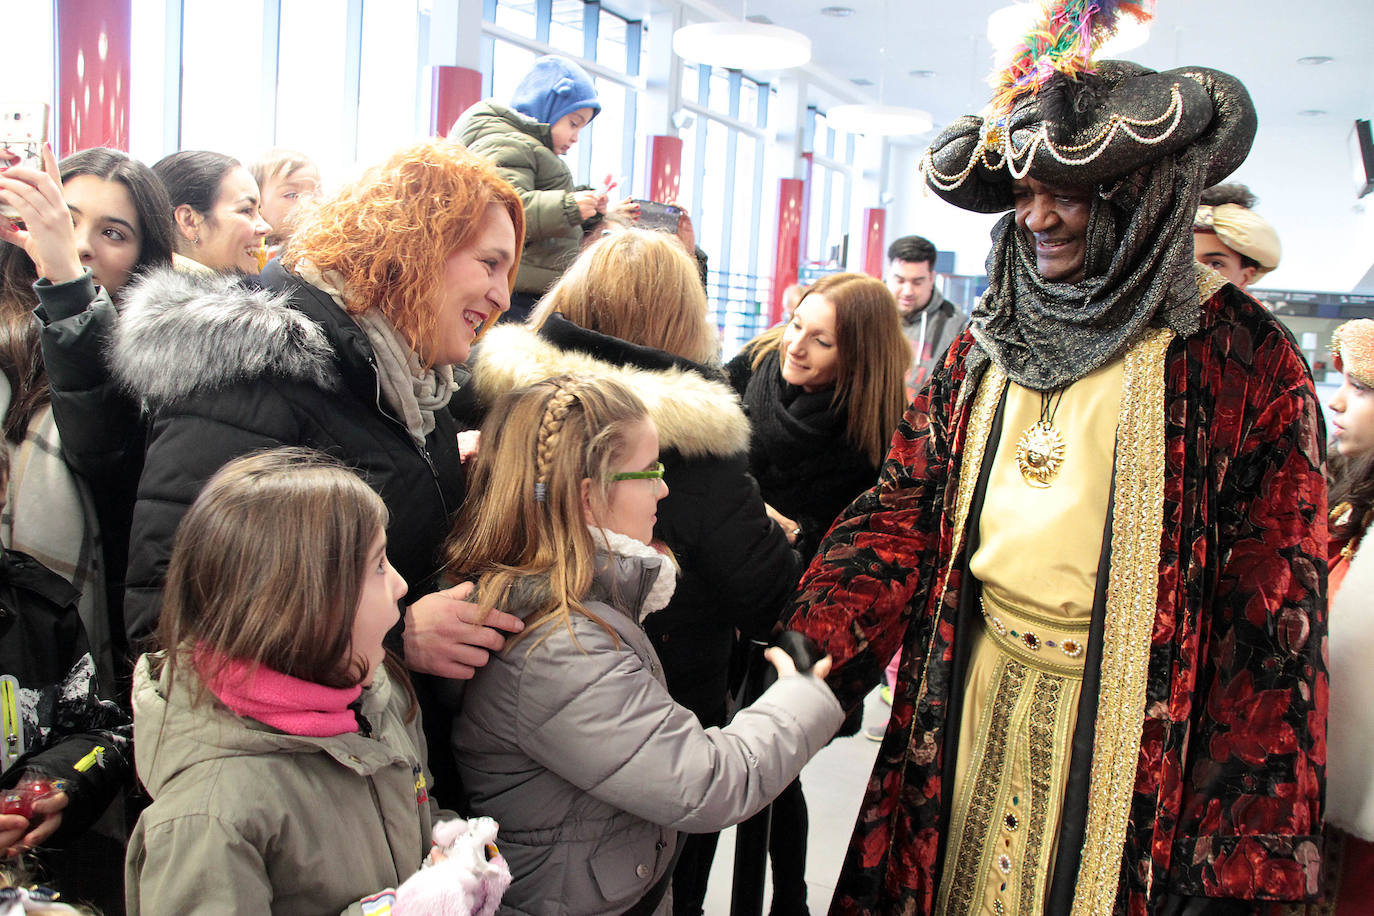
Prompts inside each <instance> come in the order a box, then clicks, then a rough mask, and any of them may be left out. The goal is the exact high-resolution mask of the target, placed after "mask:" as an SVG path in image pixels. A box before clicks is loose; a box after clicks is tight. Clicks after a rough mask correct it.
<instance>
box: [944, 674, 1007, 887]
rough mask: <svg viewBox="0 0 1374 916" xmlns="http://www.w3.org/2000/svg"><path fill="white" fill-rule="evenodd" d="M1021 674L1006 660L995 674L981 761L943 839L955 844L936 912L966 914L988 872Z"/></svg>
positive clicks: (998, 817)
mask: <svg viewBox="0 0 1374 916" xmlns="http://www.w3.org/2000/svg"><path fill="white" fill-rule="evenodd" d="M1027 670H1028V669H1027V668H1026V666H1025V665H1022V664H1021V663H1020V662H1016V661H1011V660H1008V661H1007V662H1006V663H1005V664H1004V665H1003V666H1002V670H1001V671H1000V672H999V673H998V675H997V688H996V689H995V690H994V691H993V693H992V697H991V699H990V701H989V709H990V710H991V712H992V718H991V721H990V723H989V725H988V729H987V731H986V732H985V733H984V734H986V735H987V743H986V744H985V746H984V747H983V754H982V759H981V760H980V761H978V772H977V774H976V775H975V776H974V778H973V784H972V786H971V789H970V791H969V799H968V805H967V806H966V807H965V808H964V812H965V813H964V817H963V823H962V824H956V823H954V821H953V820H952V821H951V824H950V827H951V830H950V836H949V839H950V840H951V841H957V842H958V848H957V851H956V850H955V849H954V845H953V842H951V843H950V844H949V845H948V846H947V847H946V852H945V857H946V859H945V861H946V864H945V869H944V871H945V875H946V876H948V879H949V880H947V881H944V880H942V881H941V882H940V885H941V895H940V896H941V897H943V898H944V901H945V902H944V905H942V906H940V907H939V909H938V912H941V913H969V912H972V911H973V900H974V897H975V895H976V894H977V893H978V891H979V890H980V889H981V888H982V887H983V876H984V875H986V874H987V872H988V867H989V864H990V863H989V855H990V853H991V850H992V849H993V844H989V843H988V833H989V832H990V831H991V829H992V823H993V821H994V820H996V821H997V822H999V823H1000V822H1001V819H1002V818H1001V810H1000V805H999V801H998V799H999V794H1000V793H999V792H998V789H999V788H1000V786H1001V782H1002V776H1003V775H1004V774H1005V772H1006V769H1007V749H1008V747H1009V745H1010V743H1011V742H1010V738H1011V718H1012V714H1013V713H1014V712H1015V709H1016V698H1017V697H1018V696H1019V695H1020V693H1021V689H1022V687H1024V686H1025V683H1026V674H1027ZM956 810H957V809H956ZM956 828H957V829H956ZM951 854H953V856H954V858H953V859H952V860H951V859H950V858H949V856H950V855H951ZM951 862H952V863H953V864H952V866H951V864H950V863H951ZM951 868H952V870H951Z"/></svg>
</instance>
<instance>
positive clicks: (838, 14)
mask: <svg viewBox="0 0 1374 916" xmlns="http://www.w3.org/2000/svg"><path fill="white" fill-rule="evenodd" d="M821 15H822V16H834V17H835V18H836V19H843V18H844V17H846V16H853V15H854V7H852V6H823V7H821Z"/></svg>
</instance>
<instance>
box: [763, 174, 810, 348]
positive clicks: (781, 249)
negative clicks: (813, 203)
mask: <svg viewBox="0 0 1374 916" xmlns="http://www.w3.org/2000/svg"><path fill="white" fill-rule="evenodd" d="M805 202H806V183H805V182H804V181H802V180H801V179H800V178H783V179H781V180H779V181H778V247H777V250H776V251H775V252H774V254H773V296H772V299H771V301H770V302H769V304H768V326H769V327H772V326H773V325H775V324H777V323H778V322H779V321H781V320H782V291H783V290H785V289H787V287H789V286H791V285H792V284H793V283H796V282H797V270H798V268H799V267H800V257H801V230H802V212H803V210H804V209H805Z"/></svg>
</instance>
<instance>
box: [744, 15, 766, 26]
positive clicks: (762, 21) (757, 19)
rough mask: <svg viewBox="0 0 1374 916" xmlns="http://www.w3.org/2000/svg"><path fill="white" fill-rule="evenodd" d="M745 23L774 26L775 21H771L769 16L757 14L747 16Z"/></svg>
mask: <svg viewBox="0 0 1374 916" xmlns="http://www.w3.org/2000/svg"><path fill="white" fill-rule="evenodd" d="M744 21H745V22H753V23H757V24H758V25H772V24H773V20H771V19H769V18H768V17H767V16H765V15H763V13H755V14H754V15H752V16H745V17H744Z"/></svg>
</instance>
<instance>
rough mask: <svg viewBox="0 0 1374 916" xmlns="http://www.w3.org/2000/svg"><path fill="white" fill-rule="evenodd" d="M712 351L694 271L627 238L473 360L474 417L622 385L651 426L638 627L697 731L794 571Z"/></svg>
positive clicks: (685, 898) (678, 892) (686, 905)
mask: <svg viewBox="0 0 1374 916" xmlns="http://www.w3.org/2000/svg"><path fill="white" fill-rule="evenodd" d="M717 349H718V342H717V338H716V332H715V329H714V328H713V327H712V326H711V325H710V323H709V321H708V319H707V314H706V296H705V293H704V291H703V290H702V287H701V280H700V277H699V276H698V275H697V270H696V264H695V262H694V261H693V260H692V258H691V256H690V255H689V254H688V253H687V252H686V251H685V249H683V247H682V246H681V244H680V243H679V242H678V240H677V239H675V238H674V237H673V236H670V235H667V234H664V233H660V232H647V231H644V230H638V229H630V230H625V231H624V232H620V233H616V234H614V235H608V236H606V237H604V238H602V239H601V240H600V241H598V242H597V243H596V244H594V245H593V246H592V247H590V248H588V249H587V250H586V251H585V252H583V254H582V256H581V257H580V258H579V259H578V260H577V261H576V262H575V263H574V264H573V266H572V267H571V268H569V269H568V271H567V273H565V274H564V275H563V277H562V278H561V279H560V280H559V281H558V283H557V284H556V285H555V286H554V287H553V288H552V289H551V290H550V291H549V293H548V294H547V295H546V296H545V297H544V300H543V301H542V302H541V303H540V305H539V306H538V307H537V308H536V309H535V311H534V313H533V314H532V315H531V316H530V319H529V323H528V324H527V325H502V326H500V327H498V328H495V329H493V330H492V332H491V333H490V334H489V335H488V336H487V337H486V339H484V340H483V343H482V346H481V347H480V348H479V349H478V352H477V354H476V355H475V357H474V360H473V365H472V370H473V383H472V391H473V392H475V394H476V397H477V399H478V402H479V405H478V411H477V412H478V413H481V412H482V410H483V408H485V407H489V406H490V405H491V404H493V403H494V402H495V400H496V399H497V398H498V397H500V395H502V394H504V393H505V392H507V391H509V390H511V389H513V388H517V387H521V386H523V385H528V384H531V383H533V382H536V381H539V380H540V379H543V378H547V377H549V376H552V375H563V374H568V373H583V374H596V375H605V376H610V377H612V378H616V379H618V380H620V381H622V382H624V383H625V384H626V385H628V386H629V387H630V388H631V389H632V390H633V391H634V392H635V393H636V394H637V395H639V397H640V398H641V399H642V400H643V401H644V403H645V405H646V406H647V407H648V409H649V414H650V416H651V417H652V418H653V420H654V423H655V425H656V426H657V427H658V435H659V445H660V449H661V455H660V457H661V460H662V462H663V465H664V468H665V469H666V470H665V474H664V480H665V482H667V484H668V495H667V496H666V497H665V498H664V499H663V500H662V501H661V502H660V503H659V504H658V519H657V521H656V523H655V525H654V537H655V539H656V540H659V541H662V542H663V543H665V544H666V545H667V546H668V547H669V548H670V549H671V550H672V551H673V553H674V555H675V556H676V557H677V560H678V563H679V565H680V567H681V569H682V575H681V579H680V580H679V582H678V587H677V591H676V592H675V593H674V595H673V599H672V601H671V602H670V603H669V604H668V606H667V607H665V608H664V609H663V610H661V611H658V612H656V613H654V614H653V615H651V616H650V617H649V618H648V619H647V620H646V621H645V628H646V630H647V631H648V633H649V636H650V638H651V639H652V641H653V645H654V650H655V651H656V652H657V653H658V656H659V658H660V660H661V661H662V663H663V671H664V675H665V676H666V678H667V681H668V691H669V693H670V694H672V697H673V699H674V700H676V701H677V702H679V703H681V704H682V705H684V706H686V707H688V708H689V709H691V710H692V712H694V713H695V714H696V716H697V718H698V719H699V720H700V721H701V723H702V724H703V725H707V726H711V725H720V724H723V723H724V722H725V719H726V695H727V692H728V687H727V681H728V672H729V666H730V656H731V652H732V650H733V646H734V642H735V638H736V634H737V633H738V634H743V635H744V636H745V637H755V636H765V635H767V634H768V633H769V632H770V631H771V630H772V628H773V625H774V624H775V623H777V620H778V615H779V614H780V613H781V611H782V608H783V603H784V601H785V600H786V599H787V598H788V596H789V595H790V594H791V592H792V590H793V588H794V587H795V586H796V582H797V579H798V577H799V575H800V572H801V570H800V565H799V561H798V558H797V555H796V552H795V551H793V550H792V549H791V548H790V547H788V544H787V539H786V537H785V536H784V534H783V532H782V530H781V529H780V528H779V527H778V526H777V525H776V524H775V523H774V522H773V521H772V520H771V519H769V517H768V515H767V513H766V510H765V507H764V503H763V499H762V497H760V495H759V488H758V485H757V484H756V483H755V482H754V479H753V478H752V477H751V476H750V475H749V469H748V457H749V423H748V420H746V419H745V416H744V412H743V410H742V409H741V408H740V404H739V399H738V398H737V397H736V396H735V393H734V392H733V391H732V390H731V388H730V386H729V385H728V384H727V383H726V381H725V378H724V376H723V375H722V374H721V373H720V371H719V370H717V369H713V368H710V367H709V366H708V363H709V362H710V361H711V360H713V359H714V358H715V355H716V352H717ZM714 840H715V837H714V835H710V836H709V837H708V838H698V837H693V838H692V840H691V841H690V842H689V843H687V844H685V845H686V848H685V849H684V851H683V853H682V859H681V860H680V863H679V867H678V870H677V871H676V872H675V875H674V881H673V898H674V911H675V912H678V913H682V912H699V911H700V908H701V901H702V899H703V897H704V893H705V887H706V877H707V875H708V874H709V871H710V864H711V855H710V853H711V852H712V851H713V850H714Z"/></svg>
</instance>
